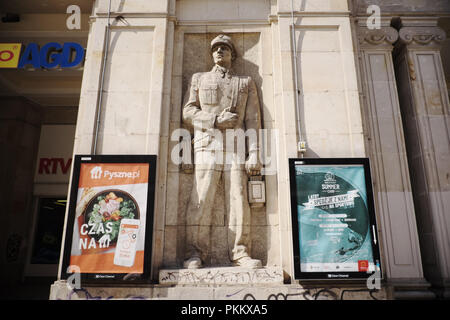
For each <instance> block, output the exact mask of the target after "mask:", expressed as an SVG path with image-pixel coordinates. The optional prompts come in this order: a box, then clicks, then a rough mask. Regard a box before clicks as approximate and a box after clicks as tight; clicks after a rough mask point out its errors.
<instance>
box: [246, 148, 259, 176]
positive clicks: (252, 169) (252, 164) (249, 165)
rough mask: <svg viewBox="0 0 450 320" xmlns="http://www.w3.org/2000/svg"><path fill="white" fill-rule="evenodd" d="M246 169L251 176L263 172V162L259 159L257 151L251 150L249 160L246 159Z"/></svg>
mask: <svg viewBox="0 0 450 320" xmlns="http://www.w3.org/2000/svg"><path fill="white" fill-rule="evenodd" d="M245 170H246V171H247V174H248V175H249V176H258V175H260V174H261V163H260V162H259V161H258V153H257V152H250V154H249V156H248V159H247V161H245Z"/></svg>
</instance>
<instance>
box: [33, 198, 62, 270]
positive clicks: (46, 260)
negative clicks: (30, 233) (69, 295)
mask: <svg viewBox="0 0 450 320" xmlns="http://www.w3.org/2000/svg"><path fill="white" fill-rule="evenodd" d="M65 211H66V199H61V198H40V199H39V203H38V210H37V221H36V229H35V235H34V241H33V251H32V255H31V260H30V264H58V262H59V255H60V250H61V239H62V233H63V227H64V215H65Z"/></svg>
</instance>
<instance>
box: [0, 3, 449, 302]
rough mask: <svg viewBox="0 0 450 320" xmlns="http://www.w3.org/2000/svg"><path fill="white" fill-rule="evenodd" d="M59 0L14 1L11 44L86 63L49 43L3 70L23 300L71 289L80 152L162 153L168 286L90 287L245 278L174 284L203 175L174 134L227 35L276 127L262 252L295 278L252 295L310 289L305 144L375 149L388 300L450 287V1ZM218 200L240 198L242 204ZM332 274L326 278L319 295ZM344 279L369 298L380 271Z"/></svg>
mask: <svg viewBox="0 0 450 320" xmlns="http://www.w3.org/2000/svg"><path fill="white" fill-rule="evenodd" d="M25 2H26V1H25ZM50 2H51V1H50ZM22 3H23V2H22ZM57 3H58V5H56V2H55V5H54V6H50V5H49V6H47V7H43V6H40V5H37V4H32V1H30V2H29V3H28V4H23V5H15V4H2V5H1V6H0V9H1V10H0V11H1V12H3V13H5V15H4V16H5V18H6V17H8V16H9V19H10V20H8V19H4V20H3V21H2V23H0V42H1V43H22V44H23V45H24V46H25V48H28V47H30V43H37V44H38V45H39V46H40V48H41V51H42V48H43V47H44V46H45V44H46V43H49V42H60V43H61V44H62V43H78V44H80V45H81V46H83V47H84V48H85V58H84V63H83V64H79V65H77V66H74V67H71V68H64V67H62V66H61V65H59V66H56V67H45V66H42V65H41V66H40V67H39V66H38V67H36V66H35V65H34V64H33V63H32V54H31V55H30V56H28V57H27V58H29V59H28V60H29V62H28V63H26V64H25V65H24V66H23V68H20V65H19V68H8V69H6V68H5V69H0V81H1V83H2V89H1V92H0V93H1V97H0V101H1V107H2V108H1V111H0V112H1V118H0V121H1V122H2V125H1V128H2V135H1V137H0V139H1V144H2V148H1V150H2V157H1V159H2V160H1V161H2V179H1V181H2V183H1V190H2V194H3V195H4V197H2V198H3V199H4V201H5V203H6V206H5V208H6V210H5V211H4V212H3V215H4V216H5V220H4V221H6V223H4V224H3V225H2V227H1V238H2V241H1V246H2V247H1V250H2V251H3V252H4V253H5V254H2V255H1V257H2V258H1V259H2V260H1V264H2V268H3V267H4V270H5V272H2V282H3V283H5V286H4V288H7V290H8V292H5V293H4V294H5V297H7V296H8V294H10V295H12V296H14V295H24V294H25V293H24V292H25V291H26V290H30V288H31V287H33V284H34V283H35V282H38V281H39V280H37V279H44V277H48V278H45V279H48V280H47V281H48V282H46V283H44V286H47V289H48V288H49V287H50V284H52V287H51V291H50V297H51V298H52V299H57V298H67V297H68V296H69V294H68V292H69V291H68V289H67V286H66V284H65V282H64V281H61V280H60V279H59V276H60V274H61V272H62V270H61V268H62V267H61V265H60V268H59V271H58V270H57V266H58V264H59V261H60V260H59V259H60V255H59V254H56V256H55V252H56V253H58V252H59V248H60V243H61V242H60V241H64V232H63V230H66V228H65V221H67V215H68V211H67V210H66V209H65V208H66V206H65V205H64V204H65V203H66V202H65V201H66V200H67V195H68V194H69V190H70V188H69V184H70V181H71V172H72V171H71V170H70V169H69V168H70V167H71V164H72V160H71V159H73V155H76V154H98V155H108V154H125V155H133V154H153V155H157V168H158V169H157V175H156V186H157V188H156V191H155V207H154V212H155V214H154V221H153V239H152V252H151V255H152V259H151V261H152V275H151V278H152V280H153V284H152V285H149V286H148V288H140V289H139V290H140V291H139V290H138V289H136V288H133V289H129V290H128V291H127V290H125V289H123V288H121V289H119V288H116V287H114V286H106V287H104V288H102V289H101V290H103V291H101V292H103V293H98V292H100V291H95V290H99V289H90V290H93V291H95V292H97V294H98V295H101V294H105V295H106V296H115V297H118V298H123V297H126V296H129V295H130V294H137V295H141V296H142V295H144V296H146V297H148V298H157V297H167V298H174V299H183V298H185V297H186V294H188V292H197V293H196V295H197V296H195V297H198V298H200V299H223V298H224V297H225V296H226V294H228V293H229V291H230V290H232V289H230V288H229V287H227V286H222V287H221V286H219V287H218V288H217V287H206V288H203V287H202V288H198V287H195V286H194V285H193V284H190V285H188V286H186V285H184V286H179V287H177V286H175V287H173V286H171V289H170V290H168V289H167V287H165V286H164V283H163V282H162V281H161V278H160V273H161V272H162V271H164V270H172V269H181V268H182V265H183V258H184V253H183V251H184V242H185V221H186V217H185V212H186V206H187V202H188V200H189V194H190V192H189V190H190V188H191V187H192V183H193V176H192V173H189V172H188V171H186V170H184V169H183V167H182V166H180V165H179V164H178V163H175V162H174V161H173V158H172V153H173V150H174V148H176V146H177V145H178V144H179V139H178V138H179V137H178V136H176V135H175V134H174V132H177V130H179V129H180V128H183V123H182V108H183V97H184V95H185V93H186V90H187V88H188V85H189V79H190V78H191V76H192V75H193V74H194V73H196V72H200V71H208V70H210V69H211V67H212V66H213V61H212V60H211V57H210V51H209V49H210V48H209V46H210V42H211V40H212V39H213V38H215V37H216V36H217V35H218V34H226V35H228V36H230V37H231V38H232V39H233V42H234V45H235V49H236V52H237V57H236V60H235V61H234V71H235V72H236V73H237V74H242V75H247V76H251V78H252V79H253V80H254V82H255V85H256V90H257V93H258V96H259V100H260V105H261V118H262V127H263V128H264V129H267V130H268V132H269V133H270V134H269V137H268V139H267V141H266V142H265V143H266V147H265V150H266V151H267V153H266V154H265V160H266V161H265V169H266V174H265V175H264V183H265V205H264V206H263V207H257V208H252V222H251V229H252V232H251V244H252V246H251V248H252V249H251V250H252V256H253V257H255V258H257V259H259V260H261V261H262V264H263V266H264V267H265V268H268V269H270V268H277V270H282V279H281V282H280V283H279V284H276V285H271V286H270V285H269V286H265V287H264V286H263V287H262V288H259V289H255V288H252V287H251V286H247V287H246V286H245V285H242V284H239V285H240V287H239V288H242V289H243V291H242V295H237V296H235V298H238V299H239V298H242V297H244V295H245V294H246V293H251V294H252V295H253V296H254V297H256V298H258V299H264V298H266V296H267V295H268V294H271V293H272V291H273V292H284V293H286V294H288V293H291V292H294V291H295V290H297V291H296V292H298V290H301V289H302V288H303V286H302V283H301V282H300V283H299V281H298V280H295V279H294V278H295V277H294V270H293V244H292V224H293V221H292V219H291V211H290V210H291V207H290V201H291V199H290V186H289V168H288V159H289V158H300V157H305V158H369V159H370V162H371V171H372V180H373V191H374V198H375V199H374V202H375V212H376V218H377V227H378V235H377V236H378V239H379V241H380V251H381V267H382V270H383V272H384V279H383V281H382V289H381V290H379V291H378V293H377V294H378V296H377V298H381V299H395V298H398V299H401V298H406V299H413V298H414V299H415V298H418V299H433V298H448V297H449V285H450V247H449V243H450V202H449V199H450V194H449V193H450V185H449V183H450V182H449V176H450V135H449V122H448V119H449V118H448V117H449V93H448V89H447V88H448V84H449V83H450V40H448V39H447V35H448V34H450V33H449V32H450V4H449V3H448V1H445V0H443V1H427V0H421V1H408V0H403V1H397V2H396V4H391V2H390V1H383V0H352V1H347V0H321V1H317V0H295V1H290V0H260V1H256V0H244V1H237V0H236V1H234V0H233V1H215V0H208V1H199V0H177V1H175V0H158V1H156V0H155V1H143V0H127V1H122V0H113V1H108V0H97V1H95V2H93V3H92V2H91V1H78V7H79V8H80V14H79V17H80V25H79V27H75V28H73V29H70V28H69V25H70V23H69V21H72V20H71V19H72V18H71V17H73V19H75V16H71V15H73V14H76V13H77V11H76V10H75V11H69V13H67V11H68V10H67V8H68V7H69V6H70V5H72V3H69V1H67V2H64V1H58V2H57ZM73 4H75V3H73ZM6 13H16V14H18V16H19V20H20V21H18V22H12V21H14V16H13V15H6ZM11 20H12V21H11ZM73 21H76V20H73ZM2 57H3V56H2ZM2 59H6V58H2ZM44 60H45V59H44ZM47 62H48V61H47ZM41 64H42V61H41ZM305 145H306V147H305ZM268 159H270V161H268ZM58 203H59V204H58ZM217 203H218V207H219V208H220V207H223V205H222V204H223V203H224V200H223V199H217ZM61 208H63V209H64V210H65V211H64V210H63V209H61ZM216 211H217V212H216V213H215V218H214V221H215V222H214V223H213V226H212V228H213V233H212V234H213V235H214V236H213V237H214V239H213V240H214V241H215V242H217V243H222V242H223V241H224V239H225V237H226V232H225V229H226V226H225V225H224V223H223V221H221V219H220V217H221V216H222V215H223V212H222V211H221V209H218V210H216ZM52 212H53V213H54V212H58V213H59V216H58V217H56V216H55V215H52V214H51V213H52ZM63 212H64V215H65V218H64V216H63ZM222 220H223V219H222ZM53 224H54V225H57V226H58V227H57V228H55V230H50V229H51V228H49V227H48V226H49V225H53ZM58 230H59V232H58ZM225 242H226V239H225ZM52 244H53V246H52ZM39 249H41V251H39ZM224 250H225V249H224V248H222V247H221V246H217V247H215V250H213V252H212V256H211V260H212V262H213V264H217V265H220V264H222V263H223V261H222V260H221V257H223V255H224ZM49 251H50V252H49ZM58 274H59V275H58ZM328 287H329V284H328V283H327V282H326V281H322V282H317V283H315V284H314V285H313V288H314V290H316V291H317V292H319V291H320V290H322V289H324V288H328ZM334 287H336V284H334ZM337 287H338V289H333V290H334V291H333V290H329V293H328V297H329V298H338V297H340V296H342V295H343V294H342V292H343V291H344V290H351V289H353V290H356V291H355V293H353V294H350V295H349V297H351V298H355V299H366V298H370V297H371V295H370V294H369V291H367V292H363V293H360V294H359V293H356V292H358V291H357V290H359V289H361V288H363V289H364V288H366V287H365V284H363V285H349V284H342V283H340V284H338V285H337ZM20 288H22V289H20ZM235 288H236V287H234V290H235ZM172 290H173V291H172ZM192 290H194V291H192ZM271 290H272V291H271ZM274 290H275V291H274ZM280 290H281V291H280ZM5 291H6V289H5ZM44 292H45V290H44ZM25 295H26V294H25ZM70 297H73V295H70ZM79 298H82V296H79ZM189 298H193V297H192V296H189Z"/></svg>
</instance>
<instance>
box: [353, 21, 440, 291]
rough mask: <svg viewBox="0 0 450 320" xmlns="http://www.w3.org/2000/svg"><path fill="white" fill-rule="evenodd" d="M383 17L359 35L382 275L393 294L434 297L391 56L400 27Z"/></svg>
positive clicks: (363, 24)
mask: <svg viewBox="0 0 450 320" xmlns="http://www.w3.org/2000/svg"><path fill="white" fill-rule="evenodd" d="M390 20H391V19H390V18H389V19H386V20H385V19H383V21H382V27H381V28H380V29H374V30H369V29H367V27H366V25H365V20H364V21H360V25H359V28H358V38H359V46H360V53H361V60H360V61H361V70H362V82H363V89H364V95H365V98H366V99H365V100H366V101H365V104H366V105H367V109H366V110H365V120H366V140H367V141H366V144H367V146H368V148H367V149H368V150H369V155H370V159H371V165H372V175H373V182H374V193H375V203H376V212H377V218H378V219H377V220H378V224H379V230H380V236H379V238H380V239H381V240H382V241H381V250H382V257H383V258H384V259H383V264H384V270H385V275H386V278H387V280H388V283H389V284H390V285H392V286H393V287H394V288H395V291H396V296H397V297H405V296H407V297H411V295H412V294H413V295H415V296H422V297H433V295H432V293H431V292H429V291H426V290H427V288H428V287H429V284H428V283H427V282H426V281H425V279H424V278H423V271H422V263H421V254H420V245H419V236H418V232H417V225H416V219H415V214H414V201H413V196H412V192H411V182H410V177H409V171H408V159H407V154H406V146H405V138H404V135H403V126H402V119H401V113H400V104H399V99H398V94H397V86H396V83H395V73H394V64H393V60H392V50H393V44H394V43H395V42H396V41H397V39H398V32H397V30H395V29H394V28H392V27H390Z"/></svg>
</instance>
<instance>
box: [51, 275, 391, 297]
mask: <svg viewBox="0 0 450 320" xmlns="http://www.w3.org/2000/svg"><path fill="white" fill-rule="evenodd" d="M391 291H392V290H391V288H389V287H382V288H381V290H378V291H377V292H373V293H372V294H371V293H370V292H369V290H368V289H367V288H365V287H364V286H357V287H348V286H344V287H340V288H330V287H328V286H317V287H314V288H305V287H303V286H302V285H300V284H284V285H280V284H259V285H223V286H205V285H179V286H173V285H161V284H152V285H148V286H144V287H136V286H130V287H117V286H114V285H110V286H106V285H105V286H102V287H89V286H87V287H81V288H79V289H75V288H71V287H70V286H69V285H68V284H67V282H66V281H63V280H60V281H56V282H55V283H54V284H53V285H52V286H51V289H50V297H49V298H50V300H225V301H231V300H260V301H262V300H340V299H343V300H374V299H377V300H386V299H389V300H390V299H392V293H391Z"/></svg>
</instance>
